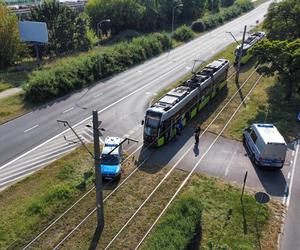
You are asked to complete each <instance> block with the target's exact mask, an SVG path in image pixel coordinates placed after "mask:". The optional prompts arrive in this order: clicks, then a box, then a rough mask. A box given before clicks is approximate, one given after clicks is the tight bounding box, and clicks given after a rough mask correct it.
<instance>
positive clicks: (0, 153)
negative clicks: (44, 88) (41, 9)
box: [0, 1, 300, 249]
mask: <svg viewBox="0 0 300 250" xmlns="http://www.w3.org/2000/svg"><path fill="white" fill-rule="evenodd" d="M269 3H270V1H269V2H267V3H264V4H262V5H261V6H259V7H258V8H256V9H255V10H253V11H251V12H249V13H247V14H246V15H244V16H242V17H240V18H238V19H236V20H234V21H232V22H229V23H227V24H225V25H223V26H221V27H219V28H217V29H215V30H213V31H211V32H208V33H206V34H205V35H203V36H201V37H199V38H197V39H195V40H193V41H191V42H189V43H187V44H184V45H182V46H180V47H178V48H176V49H174V50H172V51H171V53H170V54H168V53H165V54H163V55H161V56H159V57H156V58H153V59H152V60H149V61H147V62H145V63H144V64H141V65H139V66H136V67H133V68H131V69H130V70H128V71H126V72H124V73H121V74H118V75H116V76H114V77H112V78H110V79H108V80H106V81H103V82H100V83H97V84H95V85H94V86H91V87H89V88H87V89H84V90H81V91H79V92H77V93H74V94H72V95H70V96H66V97H63V98H60V99H59V100H57V101H55V102H52V103H49V104H47V105H44V106H42V107H40V108H38V109H36V110H34V111H33V112H31V113H28V114H26V115H24V116H21V117H19V118H17V119H15V120H12V121H10V122H8V123H6V124H3V125H1V126H0V142H1V143H0V184H1V180H2V179H1V178H3V179H4V182H5V180H7V179H8V178H15V177H16V176H17V177H18V178H19V177H22V176H25V175H26V174H30V173H31V172H32V171H35V170H37V169H39V168H40V167H42V166H43V165H44V164H45V162H46V160H45V154H46V153H45V152H47V157H48V156H49V157H48V158H47V159H50V160H55V159H56V157H58V155H57V156H56V155H55V156H53V157H52V158H50V155H51V154H52V155H53V154H54V153H53V150H54V149H56V150H57V148H59V147H64V150H65V149H66V148H67V149H68V150H72V149H73V148H74V147H75V146H76V145H78V143H77V144H74V143H73V142H72V141H74V140H76V138H74V136H73V137H72V135H70V133H69V132H64V131H65V130H66V128H64V127H63V126H61V125H58V123H57V122H56V120H57V119H61V120H68V121H69V122H70V124H72V125H75V130H76V131H78V132H82V133H83V134H85V135H86V136H84V138H86V140H85V141H89V140H90V139H91V133H90V131H88V130H86V128H85V127H84V125H85V124H87V123H90V119H89V117H90V115H91V111H92V110H93V109H97V110H99V111H100V113H99V116H100V120H102V121H103V123H102V126H103V127H104V128H106V132H105V134H106V135H114V136H115V135H117V136H121V137H125V136H130V137H132V138H138V139H141V135H142V126H141V125H140V122H141V120H142V119H143V118H144V113H145V110H146V108H147V106H148V104H149V101H150V100H151V99H152V98H153V97H154V96H155V95H156V94H157V93H158V92H159V91H160V90H161V89H163V88H165V87H166V86H169V85H170V84H171V83H173V82H174V81H176V80H178V78H180V77H182V76H183V75H185V74H186V73H187V72H188V71H190V70H191V67H192V66H193V62H194V60H195V59H201V60H208V59H209V58H210V57H211V56H213V55H214V54H216V53H217V52H219V51H221V50H223V49H224V48H225V47H226V46H227V45H229V44H230V43H232V42H233V40H232V38H231V37H230V35H229V34H226V31H231V32H232V33H233V34H234V35H235V36H236V37H237V38H239V39H241V36H242V33H241V31H242V30H243V27H244V25H245V24H246V25H247V26H248V27H250V26H252V25H255V23H256V20H259V21H262V19H263V16H264V14H265V13H266V12H267V7H268V5H269ZM191 133H192V130H191V129H189V128H187V129H186V130H185V133H184V134H183V135H182V136H181V139H180V140H177V141H174V142H173V143H172V144H169V145H168V146H166V147H163V148H162V150H160V151H158V152H157V154H156V158H157V159H156V160H157V161H158V163H159V164H166V165H171V164H174V162H175V161H176V159H178V157H179V155H180V154H181V153H182V150H184V149H186V148H187V147H188V146H190V145H191V144H192V143H193V140H192V139H191ZM63 135H65V136H66V135H67V139H68V140H67V141H65V140H63V138H62V137H63ZM54 137H55V138H54ZM213 138H214V135H207V136H206V137H205V138H204V139H203V140H202V141H201V143H200V146H199V148H194V150H193V152H191V153H190V154H189V157H188V158H187V159H188V161H187V162H183V163H182V164H180V166H179V167H180V168H182V169H184V170H189V168H191V167H192V166H193V163H194V162H195V161H197V159H198V157H199V155H201V150H202V148H205V145H208V143H209V142H210V141H212V140H213ZM39 145H40V146H39ZM133 146H134V145H133ZM47 150H48V151H47ZM49 150H50V151H49ZM51 150H52V151H51ZM62 152H65V151H62ZM293 152H294V153H293ZM24 154H25V155H24ZM216 155H218V157H215V156H216ZM297 157H298V158H299V156H298V154H295V151H293V150H290V151H289V152H288V157H287V165H286V166H285V167H284V168H283V170H282V171H278V172H276V173H274V172H268V171H263V170H261V169H258V168H256V167H255V166H253V165H252V163H251V161H249V159H248V157H247V155H246V151H245V149H244V147H243V145H242V144H241V143H239V142H235V141H229V140H226V139H224V138H221V139H220V141H219V142H218V143H217V144H216V145H215V146H214V147H213V149H212V151H211V152H210V153H209V154H208V155H207V157H205V158H204V159H203V161H202V162H201V164H200V166H199V169H198V171H200V172H204V173H208V174H210V175H214V176H219V177H222V178H224V179H227V180H230V181H235V182H237V183H241V181H242V180H243V178H244V174H245V172H246V171H248V180H247V185H248V187H253V188H254V189H255V190H261V191H265V192H267V193H268V194H270V195H272V196H273V197H275V198H277V199H279V200H282V202H283V203H285V204H287V205H288V206H289V210H288V214H287V218H286V224H285V227H284V234H283V235H282V238H281V239H282V244H281V247H282V249H300V242H299V241H300V240H299V239H300V237H299V236H300V231H299V227H298V225H299V223H300V221H299V218H300V216H299V211H300V208H299V203H297V202H298V201H299V193H300V190H298V189H299V185H300V183H298V182H299V175H300V171H299V170H298V169H297V168H296V167H293V166H294V165H293V164H294V163H293V162H295V159H297ZM35 159H37V160H38V163H36V165H35V166H34V168H32V166H33V165H32V162H34V160H35ZM224 159H225V160H224ZM154 160H155V158H154ZM297 162H298V164H299V162H300V159H298V161H297ZM30 167H31V168H32V169H30V171H29V168H30ZM27 168H28V170H27ZM291 180H294V184H292V183H293V182H292V181H291ZM4 184H5V183H4ZM298 184H299V185H298ZM292 185H293V186H292ZM0 188H1V185H0ZM289 189H290V190H292V192H291V191H290V190H289ZM288 194H291V195H290V196H288ZM291 197H292V198H291ZM295 222H297V223H295Z"/></svg>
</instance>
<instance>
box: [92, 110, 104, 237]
mask: <svg viewBox="0 0 300 250" xmlns="http://www.w3.org/2000/svg"><path fill="white" fill-rule="evenodd" d="M99 125H100V124H99V120H98V111H97V110H94V111H93V132H94V157H95V158H94V160H95V185H96V204H97V228H98V229H99V230H100V232H102V231H103V228H104V207H103V191H102V173H101V167H100V144H99V136H100V133H99Z"/></svg>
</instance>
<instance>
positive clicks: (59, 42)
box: [31, 0, 91, 55]
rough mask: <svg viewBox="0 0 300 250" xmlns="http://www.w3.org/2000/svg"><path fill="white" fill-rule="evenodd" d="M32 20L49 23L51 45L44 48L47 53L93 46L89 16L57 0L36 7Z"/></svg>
mask: <svg viewBox="0 0 300 250" xmlns="http://www.w3.org/2000/svg"><path fill="white" fill-rule="evenodd" d="M31 20H33V21H39V22H46V23H47V28H48V32H49V45H48V46H47V49H46V50H43V52H44V53H46V54H50V55H59V54H63V53H69V52H74V51H86V50H88V49H89V47H90V46H91V41H90V39H89V36H88V31H89V19H88V17H87V16H86V15H85V14H79V13H78V12H77V11H75V10H73V9H71V8H70V7H68V6H66V5H64V4H61V3H59V1H57V0H46V1H44V2H42V3H41V4H40V5H38V6H36V7H34V8H33V9H32V10H31Z"/></svg>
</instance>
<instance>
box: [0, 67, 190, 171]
mask: <svg viewBox="0 0 300 250" xmlns="http://www.w3.org/2000/svg"><path fill="white" fill-rule="evenodd" d="M184 65H185V63H180V64H178V65H177V66H176V67H174V68H173V69H171V70H169V71H168V72H166V73H164V74H162V75H160V76H159V77H156V78H155V79H153V80H152V81H150V82H149V83H147V84H145V85H144V86H142V87H140V88H138V89H136V90H135V91H132V92H131V93H129V94H127V95H125V96H123V97H122V98H120V99H119V100H117V101H115V102H113V103H111V104H110V105H108V106H106V107H105V108H103V109H101V110H100V111H98V114H100V113H102V112H104V111H105V110H107V109H109V108H111V107H113V106H115V105H117V104H118V103H120V102H122V101H123V100H125V99H127V98H128V97H130V96H132V95H134V94H136V93H137V92H139V91H141V90H143V89H145V88H147V87H149V86H150V85H151V84H153V82H156V81H158V80H160V79H162V78H164V77H165V76H166V75H169V74H170V73H173V72H174V71H176V70H178V69H179V68H181V67H183V66H184ZM91 118H92V116H89V117H87V118H85V119H83V120H82V121H80V122H78V123H76V124H74V125H73V128H75V127H77V126H78V125H80V124H82V123H84V122H86V121H88V120H90V119H91ZM68 131H70V129H69V128H68V129H66V130H64V131H63V132H61V133H59V134H57V135H55V136H53V137H52V138H50V139H48V140H46V141H45V142H43V143H41V144H40V145H38V146H36V147H34V148H32V149H30V150H29V151H27V152H26V153H24V154H21V155H20V156H18V157H16V158H15V159H13V160H11V161H9V162H7V163H6V164H4V165H2V166H1V167H0V170H1V169H3V168H6V167H7V166H8V165H10V164H12V163H13V162H15V161H17V160H19V159H20V158H22V157H24V156H25V155H28V154H30V153H31V152H33V151H34V150H36V149H38V148H40V147H42V146H44V145H45V144H47V143H48V142H50V141H53V140H54V139H55V138H57V137H59V136H61V135H63V134H65V133H66V132H68ZM102 142H103V141H102Z"/></svg>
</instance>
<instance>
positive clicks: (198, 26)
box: [192, 19, 206, 32]
mask: <svg viewBox="0 0 300 250" xmlns="http://www.w3.org/2000/svg"><path fill="white" fill-rule="evenodd" d="M205 29H206V27H205V24H204V22H203V20H201V19H199V20H197V21H195V22H193V23H192V30H193V31H195V32H203V31H205Z"/></svg>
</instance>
